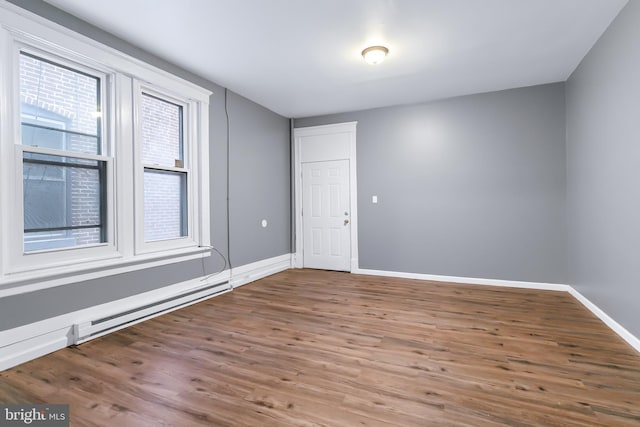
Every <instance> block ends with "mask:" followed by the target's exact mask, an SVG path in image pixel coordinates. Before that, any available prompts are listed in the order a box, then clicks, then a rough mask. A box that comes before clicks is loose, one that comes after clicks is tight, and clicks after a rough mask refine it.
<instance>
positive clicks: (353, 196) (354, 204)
mask: <svg viewBox="0 0 640 427" xmlns="http://www.w3.org/2000/svg"><path fill="white" fill-rule="evenodd" d="M357 124H358V122H346V123H336V124H330V125H321V126H310V127H300V128H294V129H293V136H294V148H293V151H294V170H293V183H294V184H293V185H294V199H295V200H294V206H295V212H294V225H295V226H294V230H293V231H294V234H295V252H294V253H293V266H294V267H295V268H303V266H304V232H303V229H302V163H303V161H304V162H305V163H306V162H321V161H329V160H348V161H349V217H350V222H351V236H350V238H351V256H350V270H349V271H355V270H357V269H358V265H359V264H358V185H357V173H356V171H357V169H356V125H357ZM337 134H346V136H347V138H346V142H344V143H341V144H339V146H338V145H336V146H335V147H331V148H330V149H329V150H322V152H321V153H320V151H319V150H313V149H307V150H305V143H304V138H306V137H313V136H322V135H337Z"/></svg>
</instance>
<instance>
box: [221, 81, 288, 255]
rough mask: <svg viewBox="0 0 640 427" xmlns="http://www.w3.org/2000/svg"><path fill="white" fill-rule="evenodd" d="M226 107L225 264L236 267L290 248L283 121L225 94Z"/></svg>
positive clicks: (286, 122) (284, 122) (284, 127)
mask: <svg viewBox="0 0 640 427" xmlns="http://www.w3.org/2000/svg"><path fill="white" fill-rule="evenodd" d="M228 108H229V120H230V122H229V123H230V125H231V126H230V129H231V134H230V137H231V141H232V143H233V147H232V150H231V156H230V159H229V161H230V165H231V166H230V169H231V171H233V174H232V176H231V179H230V188H231V193H230V194H231V200H230V206H231V236H232V240H231V262H232V263H233V265H234V266H238V265H243V264H248V263H251V262H254V261H259V260H261V259H265V258H269V257H272V256H275V255H282V254H284V253H289V252H290V244H289V242H290V234H289V233H288V232H285V230H289V229H290V227H291V216H290V212H291V209H290V203H291V201H290V194H289V186H290V141H289V120H288V119H286V120H285V119H280V118H278V119H276V120H274V114H273V113H272V112H271V111H268V110H265V109H264V108H263V107H261V106H260V105H258V104H255V103H253V102H250V101H247V100H246V99H244V98H241V97H239V96H238V95H235V94H233V93H231V92H230V93H229V102H228ZM263 219H266V220H267V227H266V228H263V227H262V226H261V225H260V222H261V221H262V220H263ZM274 247H275V248H280V252H279V253H274Z"/></svg>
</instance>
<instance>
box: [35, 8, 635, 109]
mask: <svg viewBox="0 0 640 427" xmlns="http://www.w3.org/2000/svg"><path fill="white" fill-rule="evenodd" d="M46 1H47V2H48V3H51V4H53V5H54V6H57V7H59V8H60V9H63V10H65V11H67V12H69V13H71V14H73V15H76V16H78V17H80V18H82V19H84V20H86V21H88V22H90V23H92V24H94V25H96V26H98V27H100V28H102V29H104V30H106V31H108V32H111V33H113V34H115V35H117V36H119V37H121V38H122V39H124V40H127V41H129V42H131V43H133V44H135V45H137V46H139V47H141V48H143V49H145V50H147V51H149V52H151V53H153V54H155V55H157V56H159V57H161V58H164V59H166V60H168V61H170V62H173V63H175V64H177V65H180V66H181V67H182V68H185V69H187V70H189V71H192V72H193V73H195V74H198V75H200V76H202V77H205V78H206V79H208V80H211V81H213V82H216V83H218V84H220V85H222V86H225V87H228V88H229V89H230V90H232V91H234V92H236V93H239V94H241V95H243V96H245V97H247V98H249V99H251V100H253V101H255V102H257V103H259V104H262V105H264V106H266V107H267V108H270V109H272V110H273V111H275V112H277V113H279V114H282V115H283V116H286V117H304V116H311V115H319V114H326V113H335V112H343V111H351V110H360V109H366V108H374V107H382V106H389V105H397V104H408V103H415V102H422V101H428V100H433V99H439V98H446V97H451V96H457V95H465V94H470V93H480V92H488V91H493V90H500V89H507V88H513V87H522V86H530V85H535V84H542V83H550V82H557V81H564V80H566V79H567V78H568V77H569V75H570V74H571V72H572V71H573V70H574V69H575V67H576V66H577V64H578V63H579V62H580V60H581V59H582V58H583V57H584V55H585V54H586V53H587V52H588V50H589V49H590V48H591V46H593V44H594V43H595V41H596V40H597V39H598V37H600V35H601V34H602V33H603V32H604V30H605V29H606V27H607V26H608V25H609V24H610V23H611V21H612V20H613V18H614V17H615V16H616V15H617V14H618V12H619V11H620V9H621V8H622V7H623V6H624V5H625V4H626V3H627V0H108V1H104V0H46ZM372 44H383V45H385V46H387V47H388V48H389V51H390V53H389V56H388V58H387V60H386V61H385V62H384V63H382V64H380V65H377V66H371V65H368V64H366V63H365V62H364V61H363V60H362V57H361V56H360V52H361V51H362V49H363V48H365V47H367V46H369V45H372Z"/></svg>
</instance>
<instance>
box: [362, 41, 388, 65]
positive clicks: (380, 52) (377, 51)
mask: <svg viewBox="0 0 640 427" xmlns="http://www.w3.org/2000/svg"><path fill="white" fill-rule="evenodd" d="M388 53H389V49H387V48H386V47H384V46H370V47H368V48H366V49H365V50H363V51H362V57H363V58H364V60H365V61H366V62H367V64H369V65H376V64H379V63H381V62H382V61H384V58H385V56H387V54H388Z"/></svg>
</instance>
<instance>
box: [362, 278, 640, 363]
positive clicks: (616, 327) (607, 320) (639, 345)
mask: <svg viewBox="0 0 640 427" xmlns="http://www.w3.org/2000/svg"><path fill="white" fill-rule="evenodd" d="M352 273H354V274H366V275H370V276H384V277H400V278H404V279H417V280H429V281H434V282H450V283H465V284H470V285H489V286H506V287H510V288H526V289H540V290H546V291H564V292H569V293H570V294H571V295H572V296H573V297H574V298H576V299H577V300H578V301H579V302H580V303H581V304H582V305H584V306H585V307H586V308H587V309H589V310H590V311H591V312H592V313H593V314H595V315H596V316H597V317H598V318H599V319H600V320H602V321H603V322H604V324H605V325H607V326H608V327H609V328H611V330H613V332H615V333H616V334H618V335H619V336H620V337H621V338H622V339H623V340H625V341H626V342H627V343H629V345H631V346H632V347H633V348H634V349H636V351H638V352H640V339H638V338H637V337H636V336H634V335H633V334H632V333H631V332H629V331H628V330H627V329H625V328H624V327H623V326H622V325H621V324H619V323H618V322H616V321H615V320H613V319H612V318H611V317H610V316H609V315H607V313H605V312H604V311H602V310H601V309H600V308H599V307H598V306H597V305H595V304H594V303H592V302H591V301H589V300H588V299H587V298H586V297H585V296H583V295H582V294H581V293H580V292H578V291H576V290H575V289H574V288H573V287H572V286H570V285H563V284H559V283H539V282H520V281H512V280H495V279H478V278H473V277H457V276H437V275H432V274H419V273H403V272H398V271H385V270H367V269H355V270H353V271H352Z"/></svg>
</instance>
